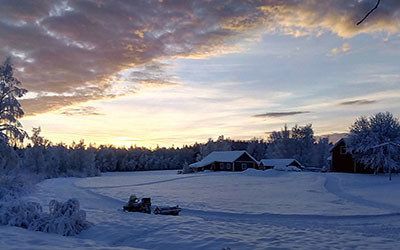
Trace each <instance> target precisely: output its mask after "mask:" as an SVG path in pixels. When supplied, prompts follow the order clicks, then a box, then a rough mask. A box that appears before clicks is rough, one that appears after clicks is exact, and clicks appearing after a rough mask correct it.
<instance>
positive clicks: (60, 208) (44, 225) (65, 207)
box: [0, 199, 90, 236]
mask: <svg viewBox="0 0 400 250" xmlns="http://www.w3.org/2000/svg"><path fill="white" fill-rule="evenodd" d="M49 210H50V212H49V213H44V212H43V209H42V206H41V205H40V204H39V203H36V202H26V201H21V200H14V201H10V202H2V203H0V224H1V225H9V226H16V227H22V228H27V229H29V230H33V231H41V232H46V233H55V234H60V235H64V236H73V235H76V234H79V233H80V232H81V231H82V230H84V229H86V228H88V227H89V225H90V223H89V222H88V221H87V220H86V213H85V211H83V210H80V207H79V201H78V200H77V199H69V200H68V201H66V202H64V203H63V202H58V201H56V200H52V201H50V204H49Z"/></svg>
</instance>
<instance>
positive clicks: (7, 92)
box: [0, 58, 27, 143]
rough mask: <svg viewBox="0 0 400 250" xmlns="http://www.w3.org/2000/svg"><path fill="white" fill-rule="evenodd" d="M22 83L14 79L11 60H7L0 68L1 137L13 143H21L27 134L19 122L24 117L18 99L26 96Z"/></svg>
mask: <svg viewBox="0 0 400 250" xmlns="http://www.w3.org/2000/svg"><path fill="white" fill-rule="evenodd" d="M20 85H21V82H20V81H19V80H18V79H17V78H15V77H14V74H13V66H12V64H11V59H10V58H7V59H6V60H5V61H4V63H3V65H1V66H0V137H1V138H2V139H3V140H6V141H8V140H10V141H11V142H12V143H17V142H21V141H22V140H23V139H24V138H25V137H26V133H25V132H24V131H23V130H22V129H21V127H22V125H21V123H20V122H19V121H18V119H19V118H21V117H22V116H23V115H24V111H23V110H22V107H21V104H20V103H19V101H18V99H17V98H20V97H22V96H23V95H25V94H26V92H27V90H26V89H23V88H21V87H20Z"/></svg>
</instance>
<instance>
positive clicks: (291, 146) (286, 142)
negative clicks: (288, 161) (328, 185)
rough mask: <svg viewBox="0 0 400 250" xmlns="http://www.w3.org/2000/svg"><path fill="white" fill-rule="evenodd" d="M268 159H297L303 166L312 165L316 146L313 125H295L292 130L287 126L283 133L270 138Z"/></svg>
mask: <svg viewBox="0 0 400 250" xmlns="http://www.w3.org/2000/svg"><path fill="white" fill-rule="evenodd" d="M268 142H269V145H268V147H267V151H266V155H265V157H266V158H295V159H297V160H299V161H300V162H301V163H302V164H305V165H312V164H311V163H312V158H313V151H314V146H315V138H314V131H313V129H312V125H311V124H309V125H306V126H298V125H295V126H294V127H293V128H292V129H291V130H289V129H288V127H287V126H286V125H285V126H284V128H283V129H282V130H281V131H274V132H272V133H271V134H270V136H269V140H268Z"/></svg>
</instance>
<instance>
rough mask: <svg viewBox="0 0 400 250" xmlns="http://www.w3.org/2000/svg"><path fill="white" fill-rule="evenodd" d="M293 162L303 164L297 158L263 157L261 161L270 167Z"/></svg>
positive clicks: (285, 165) (288, 164) (283, 165)
mask: <svg viewBox="0 0 400 250" xmlns="http://www.w3.org/2000/svg"><path fill="white" fill-rule="evenodd" d="M293 162H296V163H297V164H299V165H300V166H302V165H301V163H300V162H299V161H297V160H296V159H262V160H261V161H260V163H261V164H262V165H263V166H268V167H287V166H290V165H292V163H293Z"/></svg>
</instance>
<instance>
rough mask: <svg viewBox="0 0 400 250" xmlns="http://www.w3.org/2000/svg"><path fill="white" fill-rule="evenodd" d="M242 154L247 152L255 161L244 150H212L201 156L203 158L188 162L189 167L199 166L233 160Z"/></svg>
mask: <svg viewBox="0 0 400 250" xmlns="http://www.w3.org/2000/svg"><path fill="white" fill-rule="evenodd" d="M243 154H247V155H248V156H249V157H250V158H251V159H252V160H254V161H255V162H257V161H256V160H255V159H254V158H253V157H252V156H251V155H250V154H249V153H247V152H246V151H245V150H240V151H214V152H212V153H210V154H209V155H207V156H206V157H204V158H203V160H201V161H199V162H196V163H193V164H190V165H189V167H191V168H200V167H204V166H207V165H209V164H211V163H213V162H230V163H232V162H234V161H236V160H237V159H238V158H239V157H240V156H242V155H243Z"/></svg>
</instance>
